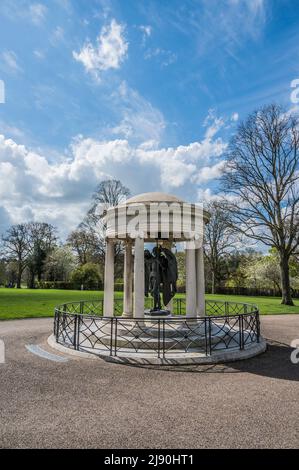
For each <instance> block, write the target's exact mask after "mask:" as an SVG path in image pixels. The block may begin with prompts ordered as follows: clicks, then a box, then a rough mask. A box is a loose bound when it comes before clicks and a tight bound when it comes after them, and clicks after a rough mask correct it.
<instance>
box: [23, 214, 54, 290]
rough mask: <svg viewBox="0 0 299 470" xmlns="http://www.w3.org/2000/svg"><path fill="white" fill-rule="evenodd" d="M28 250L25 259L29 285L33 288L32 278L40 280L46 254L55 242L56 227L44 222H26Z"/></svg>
mask: <svg viewBox="0 0 299 470" xmlns="http://www.w3.org/2000/svg"><path fill="white" fill-rule="evenodd" d="M28 231H29V247H30V252H29V256H28V259H27V266H28V271H29V287H30V288H34V279H35V276H37V280H38V281H41V278H42V274H43V272H44V269H45V262H46V259H47V256H48V254H49V253H51V251H52V250H53V249H54V247H55V246H56V243H57V236H56V228H55V227H53V225H51V224H47V223H45V222H30V223H29V224H28Z"/></svg>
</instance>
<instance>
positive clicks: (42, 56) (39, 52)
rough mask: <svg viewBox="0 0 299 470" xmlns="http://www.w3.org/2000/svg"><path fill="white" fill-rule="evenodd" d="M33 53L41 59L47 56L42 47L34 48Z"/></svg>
mask: <svg viewBox="0 0 299 470" xmlns="http://www.w3.org/2000/svg"><path fill="white" fill-rule="evenodd" d="M33 54H34V55H35V57H36V58H37V59H39V60H43V59H44V58H45V54H44V52H43V51H41V50H40V49H34V51H33Z"/></svg>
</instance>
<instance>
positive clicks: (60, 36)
mask: <svg viewBox="0 0 299 470" xmlns="http://www.w3.org/2000/svg"><path fill="white" fill-rule="evenodd" d="M63 40H64V29H63V28H62V27H61V26H57V27H56V28H55V29H54V31H53V33H52V34H51V36H50V43H51V44H52V46H57V45H58V44H59V43H60V42H61V41H63Z"/></svg>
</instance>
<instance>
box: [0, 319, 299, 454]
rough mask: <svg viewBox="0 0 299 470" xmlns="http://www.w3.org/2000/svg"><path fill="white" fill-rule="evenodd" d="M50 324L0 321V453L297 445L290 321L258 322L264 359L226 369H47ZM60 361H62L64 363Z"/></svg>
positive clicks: (297, 332) (97, 364)
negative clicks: (0, 349) (1, 350)
mask: <svg viewBox="0 0 299 470" xmlns="http://www.w3.org/2000/svg"><path fill="white" fill-rule="evenodd" d="M51 329H52V319H28V320H15V321H6V322H0V339H2V340H4V342H5V346H6V362H5V364H0V423H1V425H0V447H2V448H3V447H4V448H17V447H30V448H32V447H33V448H38V447H47V448H51V447H59V448H60V447H71V448H76V447H78V448H82V447H83V448H87V447H89V448H90V447H98V448H140V447H141V448H205V447H209V448H210V447H212V448H215V447H219V448H241V447H245V448H265V447H271V448H291V447H295V448H298V447H299V364H297V365H294V364H292V363H291V361H290V353H291V348H290V347H289V344H290V342H291V341H292V340H293V339H295V338H299V315H284V316H280V315H275V316H265V317H262V333H263V335H264V336H265V337H266V338H267V339H268V340H269V347H268V350H267V352H266V353H265V354H263V355H261V356H259V357H256V358H253V359H249V360H247V361H244V362H242V361H240V362H235V363H231V364H226V365H217V366H184V367H175V368H171V367H168V368H161V367H160V368H159V367H154V366H152V367H143V368H140V367H132V366H125V365H119V364H110V363H106V362H104V361H102V360H100V359H99V360H90V359H81V358H75V357H73V356H68V357H69V360H68V361H67V362H62V361H60V362H54V361H52V360H50V359H48V358H47V355H45V357H41V356H38V355H36V354H33V353H32V352H30V351H29V350H28V349H26V347H25V345H32V344H34V345H39V346H40V347H41V348H43V349H44V350H47V351H48V352H51V353H52V354H55V355H60V356H62V354H60V353H58V352H57V351H54V350H51V349H50V347H49V346H47V344H46V339H47V337H48V336H49V334H50V332H51ZM64 357H65V356H64Z"/></svg>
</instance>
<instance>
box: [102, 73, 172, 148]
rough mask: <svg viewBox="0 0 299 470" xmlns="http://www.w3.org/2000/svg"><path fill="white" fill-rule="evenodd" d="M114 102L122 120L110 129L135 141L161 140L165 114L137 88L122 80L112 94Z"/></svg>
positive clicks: (164, 126)
mask: <svg viewBox="0 0 299 470" xmlns="http://www.w3.org/2000/svg"><path fill="white" fill-rule="evenodd" d="M112 99H113V104H114V106H115V109H117V113H118V114H120V115H121V116H122V117H121V120H120V122H119V123H118V124H117V126H114V127H113V128H112V129H111V130H110V131H111V133H112V134H113V135H117V136H119V137H125V138H126V139H128V138H129V139H130V140H133V141H134V142H139V143H140V142H144V141H149V140H154V141H156V142H159V141H160V139H161V136H162V134H163V132H164V130H165V128H166V122H165V119H164V116H163V114H162V113H161V112H160V111H159V110H158V109H157V108H155V107H154V106H152V104H151V103H150V102H149V101H147V100H145V99H144V98H143V97H142V96H141V95H140V94H139V93H138V92H137V91H136V90H133V89H132V88H130V87H129V86H128V85H127V83H126V82H124V81H123V82H122V83H121V85H120V86H119V88H118V89H117V90H116V91H115V92H114V93H113V95H112Z"/></svg>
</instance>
